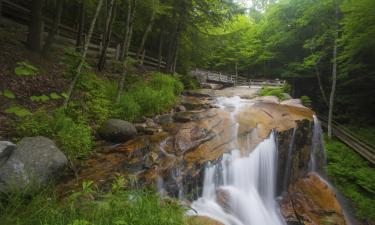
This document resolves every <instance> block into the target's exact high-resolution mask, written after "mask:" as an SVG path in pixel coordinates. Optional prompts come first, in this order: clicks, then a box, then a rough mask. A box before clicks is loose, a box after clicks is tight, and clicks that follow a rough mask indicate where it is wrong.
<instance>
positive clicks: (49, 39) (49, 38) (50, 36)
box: [43, 0, 64, 54]
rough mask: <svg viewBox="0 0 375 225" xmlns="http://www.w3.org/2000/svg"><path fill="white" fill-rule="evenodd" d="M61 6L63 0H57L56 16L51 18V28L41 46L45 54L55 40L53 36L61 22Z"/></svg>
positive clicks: (62, 5) (62, 6)
mask: <svg viewBox="0 0 375 225" xmlns="http://www.w3.org/2000/svg"><path fill="white" fill-rule="evenodd" d="M63 8H64V0H57V4H56V16H55V17H54V19H53V24H52V27H51V30H50V32H49V33H48V36H47V40H46V42H45V44H44V46H43V53H44V54H46V53H47V52H48V51H49V50H50V48H51V46H52V44H53V42H54V41H55V36H56V34H57V31H58V30H59V26H60V22H61V14H62V11H63Z"/></svg>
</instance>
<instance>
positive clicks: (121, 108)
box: [114, 93, 141, 121]
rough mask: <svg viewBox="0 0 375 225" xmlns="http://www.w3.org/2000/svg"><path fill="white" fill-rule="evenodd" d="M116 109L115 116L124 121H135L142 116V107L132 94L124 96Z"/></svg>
mask: <svg viewBox="0 0 375 225" xmlns="http://www.w3.org/2000/svg"><path fill="white" fill-rule="evenodd" d="M115 108H116V109H115V112H114V114H115V116H116V117H117V118H119V119H122V120H127V121H134V120H136V119H138V118H140V116H141V107H140V106H139V104H138V103H137V102H136V101H135V100H134V98H133V97H132V95H130V93H125V94H124V95H122V96H121V98H120V102H119V103H118V104H116V106H115Z"/></svg>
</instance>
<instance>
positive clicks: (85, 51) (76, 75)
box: [64, 0, 104, 108]
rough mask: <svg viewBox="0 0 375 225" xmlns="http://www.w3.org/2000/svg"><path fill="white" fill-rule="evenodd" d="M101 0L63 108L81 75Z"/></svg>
mask: <svg viewBox="0 0 375 225" xmlns="http://www.w3.org/2000/svg"><path fill="white" fill-rule="evenodd" d="M103 1H104V0H99V1H98V5H97V6H96V10H95V14H94V17H93V19H92V21H91V24H90V29H89V32H88V34H87V38H86V40H85V46H84V48H83V52H82V54H81V59H80V62H79V64H78V66H77V70H76V74H75V76H74V79H73V81H72V82H71V83H70V85H69V89H68V92H67V98H66V99H65V101H64V108H66V107H67V106H68V103H69V101H70V98H71V96H72V93H73V90H74V87H75V85H76V83H77V81H78V78H79V76H80V75H81V70H82V66H83V64H84V63H85V60H86V54H87V50H88V48H89V44H90V41H91V36H92V33H93V32H94V28H95V23H96V20H97V19H98V16H99V12H100V9H101V8H102V5H103Z"/></svg>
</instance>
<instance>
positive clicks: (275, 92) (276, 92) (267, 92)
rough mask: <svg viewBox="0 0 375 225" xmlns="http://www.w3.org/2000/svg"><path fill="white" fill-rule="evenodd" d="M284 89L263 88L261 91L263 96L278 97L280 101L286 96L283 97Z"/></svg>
mask: <svg viewBox="0 0 375 225" xmlns="http://www.w3.org/2000/svg"><path fill="white" fill-rule="evenodd" d="M283 93H284V92H283V89H282V88H274V87H262V89H261V90H260V95H261V96H276V97H278V98H279V99H280V100H284V99H285V96H284V95H283Z"/></svg>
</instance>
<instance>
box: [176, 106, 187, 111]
mask: <svg viewBox="0 0 375 225" xmlns="http://www.w3.org/2000/svg"><path fill="white" fill-rule="evenodd" d="M176 111H177V112H185V111H186V107H185V106H183V105H179V106H177V107H176Z"/></svg>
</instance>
